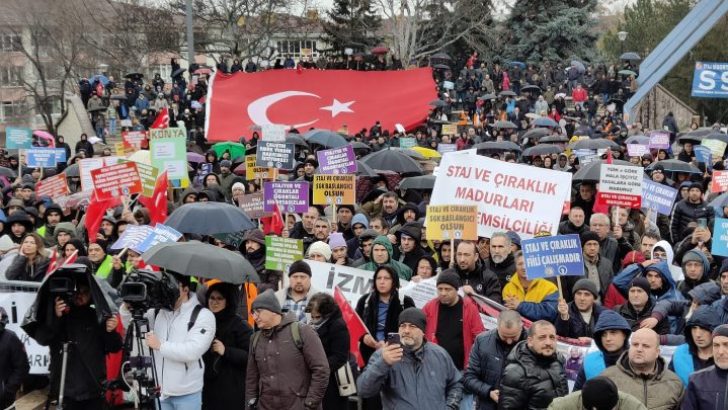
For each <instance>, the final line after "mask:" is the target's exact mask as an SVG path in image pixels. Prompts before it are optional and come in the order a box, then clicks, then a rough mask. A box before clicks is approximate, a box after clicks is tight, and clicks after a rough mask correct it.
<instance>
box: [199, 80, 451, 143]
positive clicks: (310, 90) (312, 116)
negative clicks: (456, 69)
mask: <svg viewBox="0 0 728 410" xmlns="http://www.w3.org/2000/svg"><path fill="white" fill-rule="evenodd" d="M208 95H209V101H208V103H207V115H206V118H207V120H206V124H205V128H206V131H207V132H206V135H207V138H208V139H209V140H211V141H237V140H239V139H240V135H241V134H242V133H245V132H248V130H250V129H251V126H264V125H270V124H278V125H283V126H286V127H293V128H297V129H299V130H301V131H306V130H308V129H309V128H324V129H329V130H338V129H340V128H342V126H343V125H346V126H347V128H348V129H350V130H360V129H362V128H367V129H369V128H371V127H372V126H373V125H374V123H375V122H376V121H380V122H381V124H382V129H385V130H387V129H388V130H394V125H395V124H396V123H400V124H402V125H404V127H405V128H406V129H412V128H414V127H415V126H417V125H420V124H422V123H423V122H424V121H425V119H426V118H427V114H428V113H429V112H430V109H431V107H430V106H429V105H428V104H429V102H430V101H432V100H434V99H436V98H437V88H436V86H435V82H434V80H433V79H432V70H431V69H430V68H419V69H414V70H403V71H349V70H303V71H302V72H300V73H297V72H296V70H269V71H264V72H259V73H252V74H250V73H235V74H223V73H220V72H219V71H218V72H217V73H215V75H214V76H213V77H212V80H211V81H210V92H209V94H208Z"/></svg>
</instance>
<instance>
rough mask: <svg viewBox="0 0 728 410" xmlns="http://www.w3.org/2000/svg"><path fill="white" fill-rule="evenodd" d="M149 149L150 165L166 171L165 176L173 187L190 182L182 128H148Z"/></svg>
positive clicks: (185, 142) (183, 186) (185, 133)
mask: <svg viewBox="0 0 728 410" xmlns="http://www.w3.org/2000/svg"><path fill="white" fill-rule="evenodd" d="M149 151H150V155H151V157H152V165H153V166H154V167H155V168H157V169H159V170H160V172H164V170H166V171H167V178H168V179H169V181H170V184H172V185H173V186H174V187H175V188H186V187H187V186H188V185H189V184H190V178H189V174H188V173H187V132H186V131H185V129H184V128H153V129H151V130H149Z"/></svg>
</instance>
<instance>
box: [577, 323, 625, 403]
mask: <svg viewBox="0 0 728 410" xmlns="http://www.w3.org/2000/svg"><path fill="white" fill-rule="evenodd" d="M607 330H621V331H623V332H624V334H625V335H626V337H625V338H624V346H622V348H621V349H619V350H618V351H616V352H608V351H607V350H606V349H605V348H604V345H602V333H604V332H605V331H607ZM631 334H632V329H631V328H630V326H629V323H627V321H626V320H625V319H624V318H623V317H622V316H620V315H619V313H617V312H615V311H613V310H609V309H605V310H604V311H603V312H602V313H601V314H600V315H599V320H597V324H596V325H595V326H594V337H593V339H594V344H595V345H596V346H597V348H598V349H599V350H595V351H593V352H589V353H587V354H586V356H584V361H583V363H582V365H581V369H579V372H578V373H577V375H576V381H575V382H574V390H581V388H582V387H583V386H584V383H586V381H587V380H590V379H593V378H594V377H597V376H599V375H600V374H601V373H602V372H603V371H604V369H606V368H607V367H609V366H613V365H614V364H615V363H617V360H619V356H621V355H622V353H624V352H626V351H627V349H628V348H629V336H630V335H631Z"/></svg>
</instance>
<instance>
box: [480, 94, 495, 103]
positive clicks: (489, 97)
mask: <svg viewBox="0 0 728 410" xmlns="http://www.w3.org/2000/svg"><path fill="white" fill-rule="evenodd" d="M496 98H498V96H497V95H495V94H483V95H481V96H480V97H478V99H479V100H483V101H485V100H495V99H496Z"/></svg>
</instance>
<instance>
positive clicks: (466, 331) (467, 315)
mask: <svg viewBox="0 0 728 410" xmlns="http://www.w3.org/2000/svg"><path fill="white" fill-rule="evenodd" d="M462 301H463V323H462V324H463V349H464V350H463V352H464V355H463V356H464V359H465V363H464V365H463V369H464V368H466V367H468V360H469V359H470V349H471V348H472V347H473V343H474V342H475V338H476V337H477V336H478V335H479V334H480V333H481V332H483V331H484V330H485V328H484V327H483V321H482V320H481V319H480V312H479V311H478V306H477V305H476V304H475V302H473V299H471V298H469V297H466V298H463V299H462ZM422 311H423V312H425V316H426V317H427V327H426V328H425V337H426V338H427V340H428V341H430V342H432V343H435V344H437V336H436V333H437V320H438V316H439V312H440V301H439V300H438V299H437V298H435V299H432V300H430V301H429V302H427V304H426V305H425V307H423V308H422Z"/></svg>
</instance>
